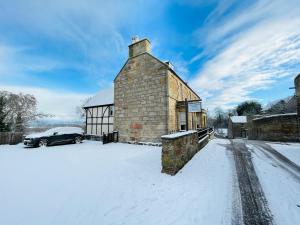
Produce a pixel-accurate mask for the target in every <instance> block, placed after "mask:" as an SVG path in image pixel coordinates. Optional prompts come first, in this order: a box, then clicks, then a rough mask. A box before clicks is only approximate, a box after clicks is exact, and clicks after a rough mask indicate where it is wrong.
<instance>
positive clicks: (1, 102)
mask: <svg viewBox="0 0 300 225" xmlns="http://www.w3.org/2000/svg"><path fill="white" fill-rule="evenodd" d="M6 116H7V113H6V100H5V97H4V96H3V95H0V132H7V131H9V130H10V129H9V125H8V124H7V123H6V121H5V120H6Z"/></svg>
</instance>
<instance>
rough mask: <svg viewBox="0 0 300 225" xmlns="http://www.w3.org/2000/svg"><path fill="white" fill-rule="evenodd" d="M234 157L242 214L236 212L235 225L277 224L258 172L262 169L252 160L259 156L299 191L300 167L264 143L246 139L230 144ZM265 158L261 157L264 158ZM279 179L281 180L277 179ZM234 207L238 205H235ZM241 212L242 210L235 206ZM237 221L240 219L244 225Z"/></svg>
mask: <svg viewBox="0 0 300 225" xmlns="http://www.w3.org/2000/svg"><path fill="white" fill-rule="evenodd" d="M227 149H228V150H230V151H231V152H232V154H233V158H234V164H235V172H236V180H237V184H236V186H235V189H236V190H234V191H235V192H236V193H239V196H240V202H238V203H239V204H240V208H241V210H240V211H241V212H239V211H236V212H235V214H236V215H234V216H233V220H232V221H233V222H232V224H245V225H271V224H277V223H276V221H274V217H273V214H274V212H272V211H271V210H270V207H269V203H268V199H267V198H266V195H265V192H264V189H263V186H262V185H261V182H260V180H259V177H258V175H257V172H261V171H256V170H259V169H260V168H257V167H255V166H254V163H253V158H254V157H257V156H258V155H259V157H260V158H262V157H263V158H262V159H263V162H264V163H267V164H270V165H272V166H273V167H275V168H276V169H278V170H281V172H284V173H285V176H288V177H289V178H290V179H293V180H294V182H296V183H298V184H299V188H300V167H299V165H297V164H296V163H294V162H292V161H291V160H289V159H288V158H286V157H285V156H284V155H282V154H280V153H279V152H278V151H276V150H275V149H274V148H272V147H271V146H270V145H268V144H267V143H265V142H263V141H250V140H245V139H233V140H230V144H229V145H228V146H227ZM261 156H262V157H261ZM278 179H280V178H278ZM233 204H237V201H235V202H234V203H233ZM233 208H236V209H238V208H239V206H237V205H234V206H233ZM237 217H240V218H241V219H240V220H242V222H241V221H240V220H238V219H236V218H237Z"/></svg>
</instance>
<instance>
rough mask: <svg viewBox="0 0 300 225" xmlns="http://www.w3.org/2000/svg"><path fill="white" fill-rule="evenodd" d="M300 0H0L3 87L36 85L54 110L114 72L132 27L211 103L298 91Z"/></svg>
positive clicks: (66, 108)
mask: <svg viewBox="0 0 300 225" xmlns="http://www.w3.org/2000/svg"><path fill="white" fill-rule="evenodd" d="M299 12H300V4H299V1H298V0H261V1H254V0H249V1H248V0H244V1H239V0H237V1H233V0H228V1H216V0H206V1H204V0H194V1H193V0H185V1H184V0H172V1H171V0H170V1H168V0H165V1H158V0H151V1H142V0H128V1H124V0H111V1H102V0H85V1H81V0H51V1H44V0H39V1H37V0H27V1H21V0H0V90H7V91H11V92H15V93H18V92H22V93H28V94H33V95H35V97H36V98H37V100H38V109H39V111H41V112H43V113H49V114H52V115H53V116H54V117H53V118H52V119H56V120H64V121H72V120H76V119H77V118H78V115H77V114H76V110H75V108H76V106H79V105H81V104H82V103H83V102H84V100H85V99H86V98H88V97H89V96H93V95H95V94H96V93H98V92H99V91H105V90H107V89H111V88H112V87H113V79H114V78H115V76H116V74H117V73H118V72H119V70H120V69H121V67H122V66H123V64H124V63H125V61H126V59H127V57H128V45H129V44H130V43H131V38H132V37H133V36H136V35H137V36H139V37H140V38H145V37H147V38H148V39H149V40H150V41H151V45H152V54H153V55H154V56H156V57H158V58H159V59H161V60H169V61H171V62H172V64H173V65H174V67H175V71H176V72H177V73H178V74H179V75H180V76H181V77H182V78H183V79H184V80H185V81H187V82H188V84H189V85H190V86H191V87H192V88H193V89H194V90H195V91H196V92H197V93H198V94H199V95H200V96H201V98H202V99H203V106H204V107H205V108H207V109H208V110H209V111H213V110H214V108H215V107H221V108H223V109H224V110H227V109H230V108H233V107H235V106H236V105H237V104H238V103H240V102H242V101H245V100H257V101H259V102H261V103H262V104H263V105H266V104H267V103H268V102H270V101H274V100H276V99H279V98H284V97H287V96H290V95H293V94H294V90H291V89H289V87H293V80H294V77H295V76H296V75H297V74H299V73H300V14H299Z"/></svg>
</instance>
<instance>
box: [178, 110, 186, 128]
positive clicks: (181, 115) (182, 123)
mask: <svg viewBox="0 0 300 225" xmlns="http://www.w3.org/2000/svg"><path fill="white" fill-rule="evenodd" d="M178 121H179V129H180V130H186V115H185V112H179V120H178Z"/></svg>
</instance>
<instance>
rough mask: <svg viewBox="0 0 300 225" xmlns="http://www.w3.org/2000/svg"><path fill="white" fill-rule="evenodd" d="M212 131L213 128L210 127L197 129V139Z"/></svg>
mask: <svg viewBox="0 0 300 225" xmlns="http://www.w3.org/2000/svg"><path fill="white" fill-rule="evenodd" d="M213 132H214V128H212V127H208V128H204V129H197V133H198V140H199V141H201V140H202V139H203V138H205V137H206V136H207V135H211V134H212V133H213Z"/></svg>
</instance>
